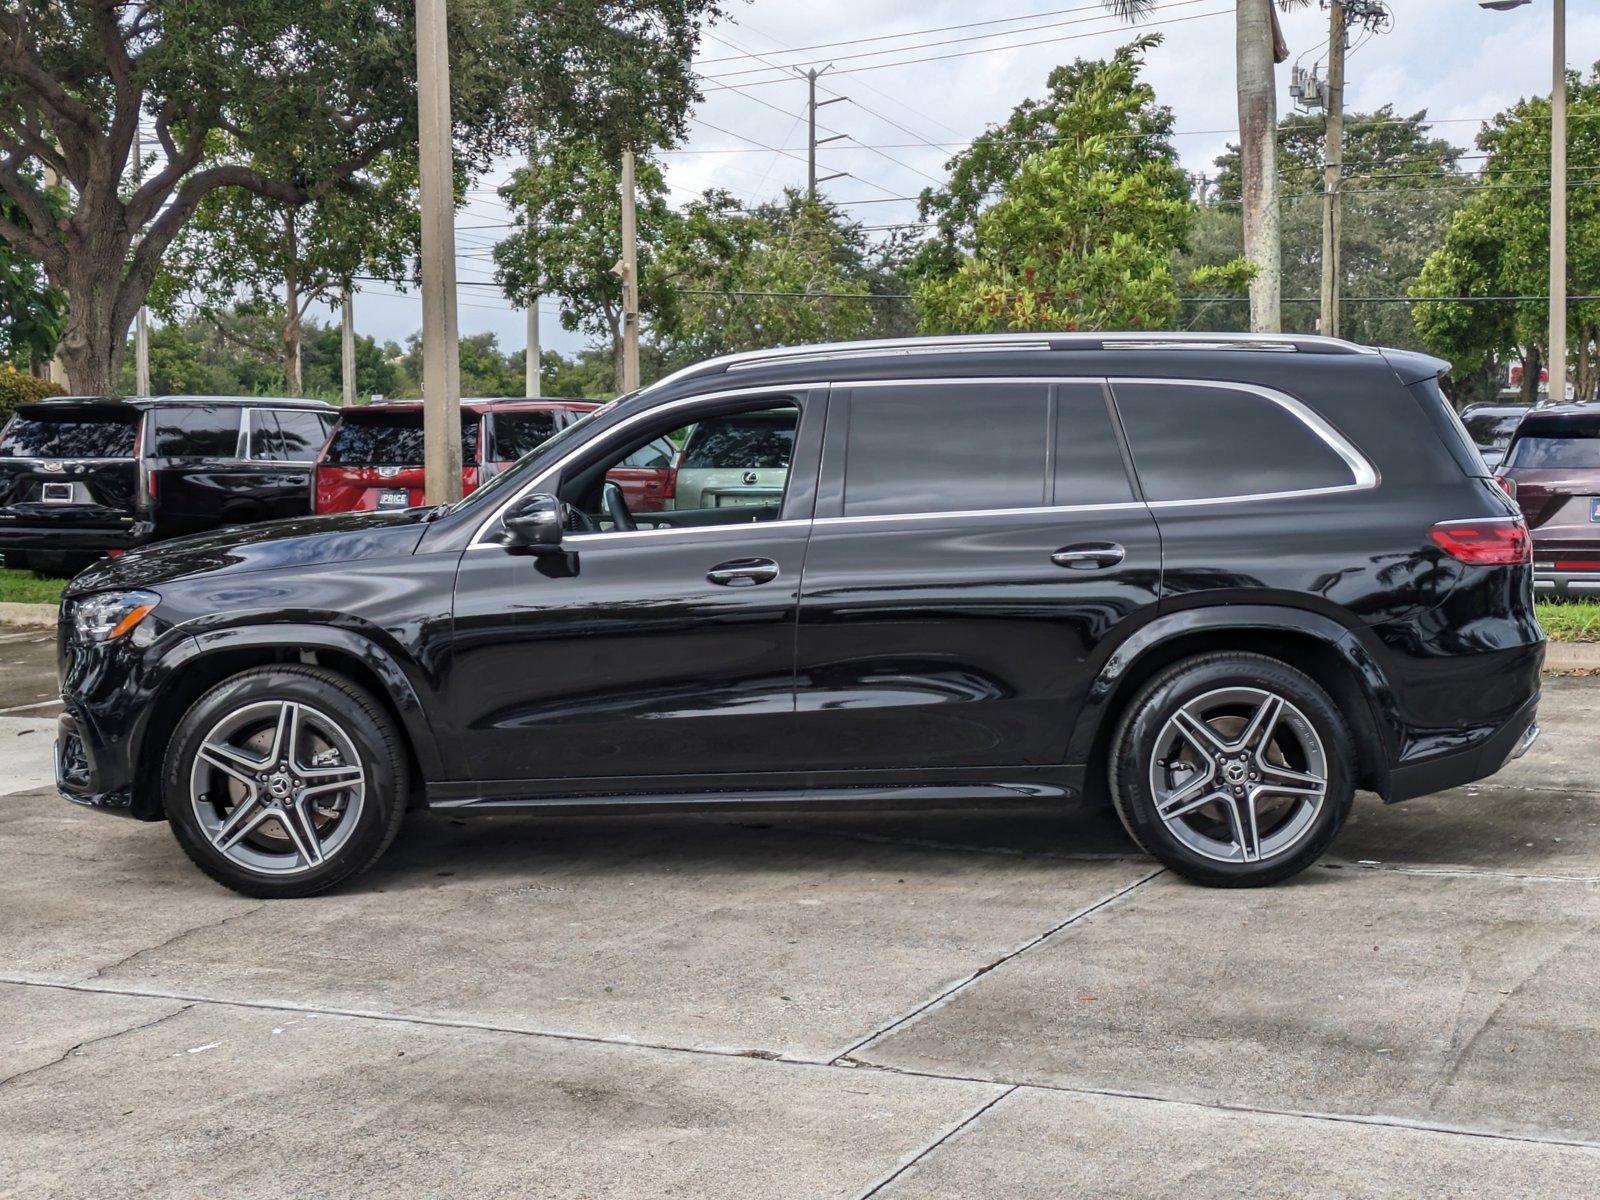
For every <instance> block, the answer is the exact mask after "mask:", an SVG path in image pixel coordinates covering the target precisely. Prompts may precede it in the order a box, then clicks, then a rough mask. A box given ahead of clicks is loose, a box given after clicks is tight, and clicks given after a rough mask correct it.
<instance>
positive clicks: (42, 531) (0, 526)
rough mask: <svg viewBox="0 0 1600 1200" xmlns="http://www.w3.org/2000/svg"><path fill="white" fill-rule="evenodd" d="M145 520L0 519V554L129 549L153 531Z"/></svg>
mask: <svg viewBox="0 0 1600 1200" xmlns="http://www.w3.org/2000/svg"><path fill="white" fill-rule="evenodd" d="M154 532H155V531H154V529H153V527H152V526H151V525H150V523H149V522H148V521H133V522H130V523H129V524H127V525H89V526H84V525H76V526H74V525H13V524H10V523H9V522H7V523H0V554H4V553H5V552H6V551H8V550H32V551H44V550H48V551H53V552H55V553H59V554H80V553H81V554H103V553H104V552H105V551H107V550H131V549H133V548H134V547H135V546H142V545H144V544H145V543H146V542H148V541H149V540H150V538H151V535H152V534H153V533H154Z"/></svg>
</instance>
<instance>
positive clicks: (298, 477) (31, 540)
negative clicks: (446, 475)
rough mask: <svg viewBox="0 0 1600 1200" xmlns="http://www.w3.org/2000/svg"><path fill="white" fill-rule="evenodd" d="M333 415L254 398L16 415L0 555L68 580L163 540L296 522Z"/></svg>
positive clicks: (57, 406)
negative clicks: (81, 569) (110, 557)
mask: <svg viewBox="0 0 1600 1200" xmlns="http://www.w3.org/2000/svg"><path fill="white" fill-rule="evenodd" d="M338 411H339V410H338V409H336V408H334V407H333V406H332V405H331V404H324V403H322V402H321V401H319V400H284V399H277V398H267V397H259V396H258V397H245V398H231V397H213V396H163V397H160V398H159V399H137V400H134V399H110V398H100V399H95V398H77V397H75V398H63V399H52V400H41V401H38V402H37V403H34V404H24V405H21V406H19V407H18V408H17V410H16V412H15V414H13V416H12V418H11V420H9V421H8V422H6V425H5V428H4V429H0V554H3V555H4V556H5V561H6V563H7V564H8V565H10V566H34V567H39V568H41V569H57V570H70V569H72V568H75V567H78V566H82V565H84V564H86V563H88V562H91V561H93V560H94V559H96V558H98V557H100V556H101V555H102V554H107V553H110V554H120V553H122V552H123V551H125V550H128V549H131V548H132V547H134V546H142V545H144V544H145V543H146V542H153V541H158V540H160V539H162V538H170V537H176V536H178V535H181V534H186V533H198V532H200V531H202V530H207V529H215V528H217V527H218V526H219V525H235V524H241V523H245V522H250V521H263V520H269V519H271V518H274V517H298V516H304V515H305V514H306V513H308V512H309V511H310V508H311V468H312V464H313V462H314V461H315V459H316V457H317V454H318V452H319V451H320V450H321V449H322V446H323V443H324V442H326V441H327V440H328V431H329V430H330V429H331V428H332V427H333V422H334V418H335V417H337V416H338Z"/></svg>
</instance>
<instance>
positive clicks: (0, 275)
mask: <svg viewBox="0 0 1600 1200" xmlns="http://www.w3.org/2000/svg"><path fill="white" fill-rule="evenodd" d="M49 199H50V202H51V206H52V208H56V209H59V205H60V204H61V198H60V194H59V191H56V190H52V192H51V193H50V194H49ZM0 221H10V222H13V223H16V224H21V225H26V224H27V223H28V219H27V217H25V216H24V215H23V214H22V212H21V210H19V209H18V208H17V206H16V205H15V204H13V203H12V202H11V200H10V199H9V198H8V197H6V196H5V195H4V194H0ZM65 317H66V297H64V296H63V295H62V294H61V290H60V289H59V288H56V287H52V286H51V285H50V284H49V283H48V282H47V281H46V280H45V278H44V274H43V272H42V271H40V269H39V264H38V263H37V262H35V261H34V260H33V259H31V258H28V257H27V256H26V255H23V254H17V253H15V252H13V251H12V250H10V249H9V248H8V247H7V246H5V245H4V244H3V243H0V362H3V363H6V364H9V365H12V366H20V367H24V368H26V367H34V366H38V365H40V364H43V363H46V362H48V361H49V360H50V356H51V355H52V354H54V353H55V348H56V342H57V341H58V340H59V339H60V337H61V326H62V324H63V322H64V320H65Z"/></svg>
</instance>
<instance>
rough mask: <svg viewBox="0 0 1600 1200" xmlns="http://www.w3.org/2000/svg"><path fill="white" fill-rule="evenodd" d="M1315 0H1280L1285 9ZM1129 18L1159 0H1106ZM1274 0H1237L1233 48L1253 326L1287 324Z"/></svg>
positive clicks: (1270, 329) (1272, 329)
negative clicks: (1280, 232)
mask: <svg viewBox="0 0 1600 1200" xmlns="http://www.w3.org/2000/svg"><path fill="white" fill-rule="evenodd" d="M1310 2H1311V0H1277V4H1278V7H1279V8H1281V9H1283V10H1284V11H1288V10H1289V9H1291V8H1299V7H1302V6H1304V5H1306V4H1309V3H1310ZM1103 3H1104V4H1105V7H1106V8H1107V9H1108V10H1109V11H1110V12H1112V13H1113V14H1115V15H1116V16H1118V17H1121V18H1122V19H1123V20H1125V21H1139V20H1142V19H1144V18H1145V17H1147V16H1149V15H1150V13H1152V12H1153V11H1154V10H1155V7H1156V0H1103ZM1272 4H1273V0H1236V4H1235V6H1234V8H1235V11H1234V48H1235V54H1236V56H1237V61H1238V96H1239V164H1240V172H1241V175H1242V183H1243V194H1242V198H1241V199H1242V205H1243V208H1244V253H1245V257H1246V258H1248V259H1249V260H1250V261H1251V262H1252V263H1254V264H1255V266H1256V276H1255V279H1254V280H1252V281H1251V284H1250V329H1251V331H1252V332H1255V333H1276V332H1277V331H1278V330H1279V329H1280V328H1282V324H1283V319H1282V316H1283V314H1282V265H1281V257H1280V251H1279V239H1278V136H1277V134H1278V93H1277V88H1276V86H1275V80H1274V77H1273V66H1274V64H1275V63H1278V62H1281V61H1283V60H1282V57H1281V55H1280V53H1279V50H1280V46H1281V38H1280V36H1279V33H1278V28H1277V24H1278V22H1277V17H1276V15H1275V14H1274V13H1273V11H1272Z"/></svg>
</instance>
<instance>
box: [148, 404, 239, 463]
mask: <svg viewBox="0 0 1600 1200" xmlns="http://www.w3.org/2000/svg"><path fill="white" fill-rule="evenodd" d="M155 427H156V451H155V452H156V457H157V458H236V457H238V454H239V410H238V409H237V408H225V407H222V406H213V405H209V404H186V405H184V406H183V407H181V408H179V407H178V406H176V405H174V406H172V407H171V408H158V409H156V413H155Z"/></svg>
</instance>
